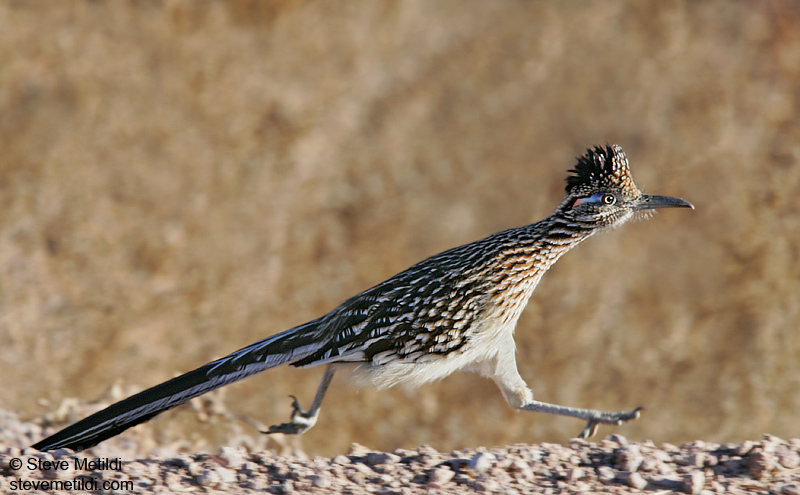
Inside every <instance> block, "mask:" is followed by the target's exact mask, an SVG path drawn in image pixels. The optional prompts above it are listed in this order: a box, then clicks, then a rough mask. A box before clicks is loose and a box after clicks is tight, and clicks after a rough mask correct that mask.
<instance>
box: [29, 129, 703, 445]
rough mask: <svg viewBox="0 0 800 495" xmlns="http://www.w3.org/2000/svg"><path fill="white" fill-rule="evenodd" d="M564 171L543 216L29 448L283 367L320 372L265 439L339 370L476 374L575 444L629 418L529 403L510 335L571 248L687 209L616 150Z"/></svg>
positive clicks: (79, 441)
mask: <svg viewBox="0 0 800 495" xmlns="http://www.w3.org/2000/svg"><path fill="white" fill-rule="evenodd" d="M570 172H572V175H570V176H569V177H568V178H567V187H566V193H567V194H566V197H565V199H564V201H563V202H562V203H561V204H560V205H559V206H558V208H556V210H555V211H554V212H553V213H552V214H551V215H550V216H549V217H547V218H545V219H544V220H542V221H540V222H538V223H535V224H532V225H526V226H523V227H517V228H513V229H509V230H505V231H502V232H498V233H496V234H493V235H490V236H488V237H486V238H484V239H481V240H478V241H475V242H472V243H470V244H465V245H463V246H459V247H456V248H453V249H450V250H448V251H444V252H442V253H440V254H437V255H435V256H432V257H430V258H428V259H426V260H424V261H421V262H420V263H417V264H416V265H414V266H412V267H410V268H408V269H407V270H405V271H403V272H400V273H398V274H397V275H394V276H393V277H391V278H389V279H387V280H386V281H384V282H382V283H380V284H378V285H376V286H374V287H372V288H370V289H367V290H366V291H364V292H362V293H360V294H358V295H357V296H354V297H352V298H350V299H348V300H346V301H344V302H343V303H342V304H340V305H339V306H338V307H337V308H335V309H334V310H332V311H331V312H330V313H328V314H326V315H324V316H322V317H320V318H317V319H315V320H313V321H310V322H308V323H306V324H303V325H300V326H298V327H295V328H292V329H290V330H286V331H284V332H281V333H279V334H277V335H273V336H271V337H268V338H266V339H264V340H261V341H259V342H256V343H254V344H251V345H249V346H247V347H245V348H243V349H240V350H238V351H236V352H234V353H232V354H230V355H228V356H226V357H224V358H222V359H218V360H216V361H214V362H211V363H208V364H206V365H204V366H201V367H200V368H198V369H196V370H194V371H191V372H189V373H186V374H185V375H182V376H179V377H177V378H174V379H172V380H170V381H168V382H165V383H163V384H161V385H157V386H155V387H153V388H151V389H148V390H145V391H144V392H141V393H139V394H136V395H134V396H132V397H129V398H128V399H125V400H123V401H121V402H118V403H117V404H114V405H112V406H110V407H108V408H107V409H104V410H103V411H100V412H98V413H96V414H94V415H92V416H90V417H88V418H86V419H84V420H82V421H80V422H78V423H76V424H75V425H72V426H70V427H68V428H66V429H64V430H62V431H61V432H58V433H56V434H55V435H53V436H51V437H49V438H47V439H45V440H43V441H41V442H39V443H37V444H36V445H34V447H35V448H37V449H40V450H52V449H56V448H61V447H69V448H72V449H75V450H81V449H83V448H87V447H89V446H91V445H95V444H96V443H98V442H100V441H102V440H104V439H106V438H109V437H111V436H113V435H116V434H118V433H120V432H121V431H123V430H125V429H127V428H129V427H131V426H133V425H135V424H138V423H141V422H143V421H146V420H147V419H149V418H151V417H153V416H155V415H156V414H159V413H160V412H162V411H164V410H166V409H169V408H171V407H174V406H176V405H178V404H181V403H183V402H186V401H187V400H189V399H191V398H193V397H196V396H198V395H201V394H203V393H206V392H208V391H210V390H213V389H215V388H218V387H221V386H223V385H226V384H228V383H232V382H234V381H237V380H240V379H242V378H245V377H247V376H250V375H252V374H255V373H258V372H260V371H263V370H266V369H269V368H273V367H275V366H279V365H282V364H291V365H293V366H298V367H308V366H318V365H323V364H324V365H327V366H326V372H325V375H324V378H323V381H322V384H321V385H320V388H319V391H318V392H317V396H316V398H315V399H314V402H313V404H312V406H311V408H310V410H309V411H308V412H304V411H303V410H302V409H301V408H300V406H299V404H298V403H297V401H296V400H295V404H294V413H293V414H292V420H291V421H290V422H288V423H283V424H281V425H277V426H273V427H270V428H269V430H268V431H267V433H274V432H282V433H303V432H304V431H307V430H308V429H309V428H311V427H312V426H313V425H314V423H315V422H316V419H317V415H318V414H319V409H320V404H321V402H322V398H323V397H324V394H325V391H326V390H327V387H328V384H329V383H330V381H331V379H332V377H333V374H334V371H335V370H337V369H339V368H341V367H342V366H348V367H350V368H354V369H355V371H356V376H357V377H358V379H359V380H360V381H362V382H364V383H368V384H371V385H374V386H376V387H378V388H386V387H390V386H392V385H395V384H399V383H405V384H408V385H412V386H416V385H420V384H423V383H426V382H430V381H433V380H438V379H441V378H444V377H445V376H447V375H449V374H451V373H452V372H454V371H457V370H469V371H475V372H478V373H480V374H482V375H484V376H487V377H489V378H491V379H493V380H494V381H495V382H496V383H497V384H498V386H499V387H500V389H501V391H502V392H503V395H504V396H505V398H506V400H507V401H508V402H509V403H510V404H511V405H512V406H513V407H517V408H520V409H523V410H529V411H539V412H545V413H551V414H560V415H567V416H574V417H578V418H581V419H585V420H587V425H586V428H584V431H583V432H582V436H589V435H591V434H593V433H594V431H595V429H596V428H597V425H598V424H600V423H610V424H619V423H621V422H623V421H628V420H631V419H635V418H637V417H638V415H639V410H638V409H636V410H634V411H631V412H619V413H607V412H600V411H594V410H587V409H575V408H569V407H564V406H557V405H553V404H547V403H544V402H539V401H534V400H533V394H532V393H531V391H530V389H529V388H528V387H527V385H526V384H525V382H524V381H523V380H522V378H521V377H520V375H519V373H518V371H517V368H516V361H515V357H514V355H515V345H514V340H513V333H514V328H515V326H516V323H517V320H518V318H519V316H520V314H521V313H522V310H523V309H524V308H525V305H526V304H527V302H528V299H529V298H530V296H531V294H532V293H533V290H534V289H535V288H536V285H537V284H538V283H539V280H540V279H541V277H542V275H544V273H545V272H546V271H547V270H548V269H549V268H550V266H552V265H553V263H555V262H556V261H557V260H558V258H559V257H561V256H562V255H563V254H564V253H566V252H567V251H569V250H570V249H572V248H573V247H574V246H575V245H577V244H578V243H579V242H581V241H583V240H584V239H586V238H587V237H589V236H591V235H592V234H594V233H595V232H597V231H599V230H602V229H605V228H609V227H614V226H618V225H621V224H622V223H624V222H625V221H627V220H628V219H630V218H631V217H632V216H633V215H635V214H636V213H637V212H640V211H643V210H650V209H653V208H663V207H692V206H691V204H690V203H688V202H687V201H684V200H680V199H677V198H670V197H667V196H648V195H644V194H642V192H641V191H639V189H638V188H637V187H636V185H635V184H634V183H633V178H632V177H631V175H630V169H629V166H628V160H627V158H626V156H625V154H624V152H623V151H622V149H621V148H620V147H619V146H617V145H609V146H606V147H605V148H602V147H595V148H593V149H589V150H587V152H586V154H584V155H583V156H582V157H580V158H578V163H577V165H576V167H575V169H574V170H571V171H570Z"/></svg>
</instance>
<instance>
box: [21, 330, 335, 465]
mask: <svg viewBox="0 0 800 495" xmlns="http://www.w3.org/2000/svg"><path fill="white" fill-rule="evenodd" d="M318 322H319V320H314V321H311V322H309V323H306V324H304V325H300V326H298V327H295V328H292V329H289V330H286V331H284V332H281V333H279V334H277V335H273V336H272V337H268V338H266V339H264V340H260V341H258V342H256V343H254V344H251V345H249V346H247V347H244V348H242V349H240V350H238V351H236V352H234V353H232V354H230V355H228V356H225V357H224V358H221V359H218V360H216V361H212V362H210V363H208V364H206V365H203V366H201V367H199V368H197V369H196V370H193V371H190V372H188V373H186V374H183V375H181V376H178V377H175V378H173V379H172V380H169V381H167V382H164V383H162V384H160V385H156V386H155V387H152V388H149V389H147V390H145V391H143V392H139V393H138V394H136V395H132V396H130V397H128V398H127V399H125V400H122V401H119V402H117V403H115V404H112V405H110V406H108V407H107V408H105V409H103V410H102V411H98V412H96V413H94V414H92V415H91V416H89V417H87V418H85V419H82V420H81V421H78V422H77V423H75V424H73V425H71V426H68V427H66V428H64V429H63V430H61V431H59V432H58V433H55V434H54V435H52V436H49V437H47V438H45V439H44V440H42V441H40V442H38V443H36V444H34V445H33V448H35V449H37V450H40V451H48V450H55V449H60V448H68V449H72V450H74V451H76V452H77V451H80V450H84V449H88V448H89V447H92V446H94V445H97V444H98V443H100V442H102V441H103V440H106V439H108V438H111V437H113V436H115V435H118V434H119V433H122V432H123V431H125V430H127V429H128V428H130V427H132V426H136V425H138V424H139V423H143V422H145V421H147V420H149V419H150V418H152V417H154V416H156V415H158V414H161V413H162V412H164V411H166V410H167V409H171V408H173V407H175V406H178V405H180V404H183V403H184V402H187V401H189V400H190V399H193V398H195V397H197V396H199V395H202V394H204V393H206V392H210V391H212V390H214V389H217V388H219V387H222V386H225V385H228V384H229V383H233V382H236V381H239V380H241V379H243V378H246V377H248V376H251V375H254V374H256V373H259V372H261V371H264V370H268V369H270V368H274V367H276V366H280V365H282V364H286V363H291V362H293V361H297V360H298V359H303V358H304V357H307V356H308V355H309V354H312V353H313V352H314V351H315V350H317V349H318V348H319V346H320V343H319V338H318Z"/></svg>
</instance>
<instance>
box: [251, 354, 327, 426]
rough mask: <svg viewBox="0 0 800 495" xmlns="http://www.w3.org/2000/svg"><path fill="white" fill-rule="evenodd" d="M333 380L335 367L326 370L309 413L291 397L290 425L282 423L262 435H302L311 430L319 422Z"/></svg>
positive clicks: (295, 398)
mask: <svg viewBox="0 0 800 495" xmlns="http://www.w3.org/2000/svg"><path fill="white" fill-rule="evenodd" d="M332 379H333V366H330V365H329V366H327V367H326V368H325V375H323V377H322V381H321V382H320V384H319V388H317V394H316V395H315V396H314V402H312V403H311V407H310V408H309V409H308V412H306V411H303V409H302V408H301V407H300V403H299V402H298V401H297V397H295V396H293V395H290V396H289V397H291V398H292V399H293V402H292V408H293V410H292V420H291V421H289V422H288V423H281V424H279V425H273V426H270V427H269V429H268V430H260V431H261V433H285V434H287V435H301V434H303V433H305V432H307V431H308V430H310V429H311V428H312V427H313V426H314V425H315V424H316V422H317V417H318V416H319V409H320V406H321V405H322V399H323V398H324V397H325V392H327V390H328V386H329V385H330V384H331V380H332Z"/></svg>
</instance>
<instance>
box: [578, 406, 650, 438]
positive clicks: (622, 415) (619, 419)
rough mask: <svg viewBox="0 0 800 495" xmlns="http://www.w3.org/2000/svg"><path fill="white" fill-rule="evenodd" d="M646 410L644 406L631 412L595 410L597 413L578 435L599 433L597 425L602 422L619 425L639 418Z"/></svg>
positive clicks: (589, 435)
mask: <svg viewBox="0 0 800 495" xmlns="http://www.w3.org/2000/svg"><path fill="white" fill-rule="evenodd" d="M644 410H645V408H644V407H637V408H636V409H634V410H633V411H630V412H625V411H621V412H602V411H595V412H596V413H597V414H595V415H594V416H593V417H591V418H589V421H587V422H586V426H585V427H584V428H583V431H581V433H580V435H578V438H584V439H586V438H589V437H592V436H594V434H595V433H597V427H598V426H600V425H601V424H605V425H616V426H619V425H621V424H622V423H626V422H628V421H633V420H635V419H639V417H640V416H641V415H642V411H644Z"/></svg>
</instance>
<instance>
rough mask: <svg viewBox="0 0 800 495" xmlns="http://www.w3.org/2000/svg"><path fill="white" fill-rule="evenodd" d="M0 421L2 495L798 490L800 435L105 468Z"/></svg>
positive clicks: (142, 462) (124, 462) (162, 461)
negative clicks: (47, 447)
mask: <svg viewBox="0 0 800 495" xmlns="http://www.w3.org/2000/svg"><path fill="white" fill-rule="evenodd" d="M0 426H1V427H2V428H0V492H2V493H23V492H25V493H29V492H34V491H36V490H39V491H40V492H42V493H43V492H48V493H49V492H52V491H53V490H56V493H89V492H91V493H120V494H122V493H174V492H187V491H191V492H195V493H203V492H205V493H253V494H255V493H274V494H292V493H298V494H299V493H320V494H321V493H348V494H360V493H372V494H376V495H392V494H397V495H407V494H408V495H410V494H416V493H420V494H422V493H425V494H427V493H465V492H468V493H473V492H480V493H503V494H509V495H511V494H517V493H520V494H521V493H529V492H536V493H543V494H549V493H552V494H555V493H576V492H590V493H614V494H624V493H638V492H640V491H642V490H644V491H647V492H652V493H659V494H661V493H664V494H666V493H687V494H702V495H708V494H711V493H730V494H737V493H742V494H744V493H749V494H752V493H772V494H784V495H791V494H800V439H792V440H783V439H780V438H777V437H775V436H772V435H764V437H763V438H762V439H761V440H760V441H746V442H743V443H741V444H723V445H719V444H715V443H709V442H702V441H699V440H698V441H695V442H691V443H687V444H684V445H682V446H680V447H677V446H674V445H671V444H662V445H660V446H656V445H655V444H653V443H652V442H649V441H645V442H632V441H628V440H627V439H625V438H624V437H622V436H620V435H618V434H617V435H609V436H608V437H606V438H605V439H603V440H600V441H598V442H586V441H583V440H577V439H575V440H572V441H570V442H569V444H568V445H558V444H532V445H527V444H517V445H511V446H507V447H500V448H491V449H483V448H479V449H465V450H459V451H454V452H450V453H442V452H437V451H436V450H435V449H433V448H431V447H429V446H421V447H419V448H416V449H413V450H402V449H398V450H395V451H393V452H374V451H372V450H370V449H368V448H366V447H363V446H361V445H357V444H354V445H353V446H352V447H351V448H350V451H349V452H348V453H347V454H340V455H337V456H335V457H333V458H324V457H314V458H310V459H309V458H306V457H304V456H283V455H277V454H276V453H274V452H271V451H258V452H248V451H247V450H246V449H244V448H241V447H239V448H231V447H223V448H221V449H220V450H219V452H218V453H217V454H216V455H210V454H205V453H196V454H180V453H175V454H174V455H170V456H159V455H154V456H151V457H148V458H141V459H134V458H126V457H122V456H120V457H119V458H118V466H116V465H114V464H113V463H112V461H113V460H114V459H115V458H114V457H110V455H111V454H109V450H102V449H100V448H95V449H90V450H89V451H85V452H81V453H77V454H76V453H74V452H72V451H70V450H66V449H62V450H58V451H55V452H48V453H42V452H38V451H36V450H33V449H30V448H24V447H25V446H26V445H28V444H29V443H30V441H31V435H33V436H35V437H38V435H39V434H41V433H42V432H41V427H40V426H38V425H36V424H32V423H25V422H22V421H19V420H17V418H16V417H15V416H14V415H13V414H11V413H8V412H6V411H0ZM101 456H102V457H101ZM92 461H94V465H93V466H92ZM102 461H106V464H107V466H111V467H104V466H103V465H102ZM25 482H27V483H28V484H27V485H23V484H24V483H25ZM79 483H83V485H80V484H79ZM59 490H61V491H59Z"/></svg>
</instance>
